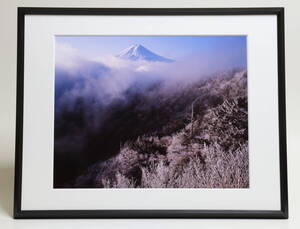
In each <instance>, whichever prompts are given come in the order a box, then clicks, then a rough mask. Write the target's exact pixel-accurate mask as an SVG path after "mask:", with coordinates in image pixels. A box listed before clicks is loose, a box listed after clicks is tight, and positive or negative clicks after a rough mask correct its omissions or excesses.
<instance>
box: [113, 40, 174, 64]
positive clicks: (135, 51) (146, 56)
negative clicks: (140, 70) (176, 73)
mask: <svg viewBox="0 0 300 229" xmlns="http://www.w3.org/2000/svg"><path fill="white" fill-rule="evenodd" d="M117 57H118V58H121V59H127V60H133V61H136V60H146V61H151V62H166V63H171V62H174V60H172V59H168V58H165V57H163V56H160V55H157V54H155V53H154V52H151V51H150V50H149V49H147V48H145V47H144V46H142V45H140V44H135V45H132V46H130V47H129V48H127V49H125V50H123V51H122V52H120V53H119V54H118V55H117Z"/></svg>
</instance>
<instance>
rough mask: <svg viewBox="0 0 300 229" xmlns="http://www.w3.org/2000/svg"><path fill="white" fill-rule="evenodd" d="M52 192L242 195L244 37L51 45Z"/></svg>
mask: <svg viewBox="0 0 300 229" xmlns="http://www.w3.org/2000/svg"><path fill="white" fill-rule="evenodd" d="M54 123H55V128H54V131H55V133H54V134H55V136H54V169H53V171H54V180H53V186H54V188H249V155H248V98H247V36H243V35H232V36H56V37H55V118H54Z"/></svg>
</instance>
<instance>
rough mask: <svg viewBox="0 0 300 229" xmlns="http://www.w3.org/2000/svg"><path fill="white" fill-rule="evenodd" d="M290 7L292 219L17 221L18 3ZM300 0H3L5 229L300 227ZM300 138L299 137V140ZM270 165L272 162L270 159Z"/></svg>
mask: <svg viewBox="0 0 300 229" xmlns="http://www.w3.org/2000/svg"><path fill="white" fill-rule="evenodd" d="M18 6H27V7H34V6H35V7H145V8H146V7H158V8H170V7H188V8H189V7H191V8H196V7H285V35H286V38H285V44H286V84H287V85H286V94H287V130H288V133H287V134H288V172H289V204H290V219H289V220H180V219H178V220H168V219H165V220H13V219H12V207H13V177H14V173H13V168H14V136H15V94H16V60H17V59H16V54H17V7H18ZM299 9H300V1H298V0H286V1H280V0H244V1H237V0H203V1H196V0H195V1H192V0H114V1H112V0H85V1H80V0H51V1H50V0H1V1H0V73H1V74H0V228H7V229H9V228H77V227H78V228H85V227H88V228H122V229H124V228H131V229H133V228H183V227H186V228H200V227H204V228H225V229H226V228H230V229H235V228H266V229H267V228H272V229H277V228H280V229H283V228H292V229H293V228H300V179H299V177H298V176H297V175H298V174H299V173H300V166H299V165H298V163H300V152H298V150H297V149H298V147H300V143H299V142H300V90H299V89H300V86H299V85H300V71H299V69H300V58H299V56H300V45H299V43H298V42H300V12H299ZM298 139H299V140H298ZM266 163H267V162H266Z"/></svg>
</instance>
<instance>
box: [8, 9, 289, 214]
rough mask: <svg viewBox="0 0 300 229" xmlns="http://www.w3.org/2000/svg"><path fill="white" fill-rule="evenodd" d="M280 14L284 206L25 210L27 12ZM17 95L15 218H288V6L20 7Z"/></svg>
mask: <svg viewBox="0 0 300 229" xmlns="http://www.w3.org/2000/svg"><path fill="white" fill-rule="evenodd" d="M26 14H30V15H99V14H102V15H124V16H126V15H160V16H163V15H274V14H275V15H277V38H278V44H277V46H278V99H279V100H278V103H279V129H280V131H279V144H280V193H281V209H280V210H278V211H277V210H275V211H273V210H266V211H262V210H241V211H240V210H32V211H31V210H30V211H28V210H22V209H21V199H22V146H23V102H24V101H23V97H24V94H23V93H24V29H25V24H24V22H25V15H26ZM17 29H18V32H17V34H18V39H17V96H16V101H17V102H16V132H15V133H16V137H15V144H16V145H15V183H14V214H13V216H14V218H15V219H33V218H39V219H54V218H69V219H71V218H73V219H74V218H93V219H94V218H244V219H247V218H248V219H250V218H252V219H253V218H254V219H287V218H288V190H287V156H286V114H285V113H286V110H285V66H284V62H285V60H284V8H283V7H274V8H198V9H197V8H144V9H143V8H47V7H18V26H17Z"/></svg>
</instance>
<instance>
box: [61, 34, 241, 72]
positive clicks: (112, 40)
mask: <svg viewBox="0 0 300 229" xmlns="http://www.w3.org/2000/svg"><path fill="white" fill-rule="evenodd" d="M56 42H58V43H61V44H69V45H71V46H72V47H74V48H76V49H78V50H79V52H80V53H81V54H83V55H84V56H87V57H90V58H97V57H100V56H107V55H116V54H118V53H119V52H121V51H122V50H123V49H126V48H128V47H129V46H131V45H133V44H141V45H143V46H145V47H146V48H148V49H150V50H151V51H153V52H155V53H157V54H159V55H162V56H164V57H167V58H173V59H175V60H176V59H181V58H184V57H186V56H191V55H201V56H206V55H207V56H210V57H211V56H214V55H216V56H220V55H221V56H223V57H224V58H233V61H234V62H236V65H237V66H240V67H245V66H247V64H246V63H247V45H246V42H247V37H246V36H56Z"/></svg>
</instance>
